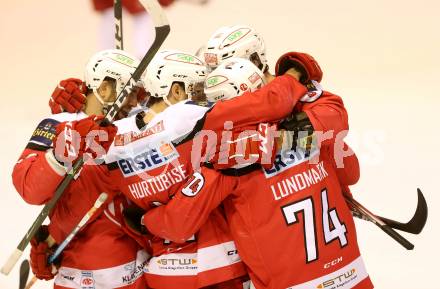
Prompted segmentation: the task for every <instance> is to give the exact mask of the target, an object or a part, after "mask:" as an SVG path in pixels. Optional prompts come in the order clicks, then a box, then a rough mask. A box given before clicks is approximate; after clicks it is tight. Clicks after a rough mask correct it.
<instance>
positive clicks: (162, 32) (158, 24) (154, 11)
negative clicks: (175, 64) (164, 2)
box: [101, 0, 170, 126]
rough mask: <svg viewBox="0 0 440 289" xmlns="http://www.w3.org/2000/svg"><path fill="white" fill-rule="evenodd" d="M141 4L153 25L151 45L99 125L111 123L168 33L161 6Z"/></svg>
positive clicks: (154, 1) (151, 2)
mask: <svg viewBox="0 0 440 289" xmlns="http://www.w3.org/2000/svg"><path fill="white" fill-rule="evenodd" d="M140 2H141V4H142V5H143V6H144V7H145V8H146V10H147V11H148V13H149V14H150V15H151V17H152V18H153V23H154V26H155V28H154V29H155V31H156V37H155V39H154V41H153V44H152V45H151V47H150V49H149V50H148V51H147V53H146V54H145V56H144V57H143V58H142V60H141V62H140V63H139V65H138V67H137V68H136V70H135V71H134V72H133V75H132V76H131V78H130V79H129V80H128V81H127V84H125V86H124V88H123V89H122V91H121V92H120V93H119V95H118V98H117V99H116V101H115V102H114V103H113V105H112V106H111V108H110V110H109V112H108V113H107V114H106V115H105V119H104V121H103V123H102V124H101V125H103V126H105V125H106V124H108V123H111V122H112V120H113V119H114V118H115V116H116V114H117V113H118V111H119V109H120V108H121V106H122V103H123V102H124V100H125V99H126V97H127V96H128V95H129V94H130V92H131V91H132V90H133V88H134V87H135V86H136V85H137V82H138V81H139V80H140V78H141V76H142V73H143V72H144V71H145V69H146V68H147V66H148V64H150V62H151V60H152V59H153V57H154V55H156V53H157V51H158V50H159V48H160V47H161V46H162V44H163V43H164V41H165V39H166V38H167V36H168V34H169V33H170V25H169V23H168V19H167V18H166V16H165V13H163V10H162V7H161V6H160V5H159V3H158V2H157V0H140Z"/></svg>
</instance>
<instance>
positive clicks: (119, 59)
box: [84, 49, 139, 108]
mask: <svg viewBox="0 0 440 289" xmlns="http://www.w3.org/2000/svg"><path fill="white" fill-rule="evenodd" d="M138 65H139V60H138V59H137V58H136V57H134V56H132V55H131V54H129V53H127V52H125V51H122V50H119V49H109V50H103V51H100V52H98V53H96V54H94V55H93V56H92V57H91V58H90V60H89V61H88V62H87V65H86V70H85V73H84V81H85V83H86V85H87V88H89V89H91V90H93V93H94V94H95V96H96V98H97V99H98V101H99V102H101V104H102V105H103V106H104V108H106V107H108V106H109V105H111V104H113V102H104V100H103V99H102V97H101V96H100V95H99V93H98V92H97V90H98V88H99V86H100V85H101V84H102V82H103V81H104V80H105V79H106V78H110V79H113V80H114V81H115V82H116V94H117V95H119V93H120V92H121V91H122V89H123V88H124V86H125V84H126V83H127V82H128V80H129V79H130V77H131V75H132V74H133V72H134V71H135V69H136V67H137V66H138Z"/></svg>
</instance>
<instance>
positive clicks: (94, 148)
mask: <svg viewBox="0 0 440 289" xmlns="http://www.w3.org/2000/svg"><path fill="white" fill-rule="evenodd" d="M103 119H104V117H103V116H96V115H91V116H89V117H87V118H84V119H81V120H77V121H69V122H63V123H60V124H59V125H58V126H57V130H56V136H55V138H54V140H53V145H54V154H55V157H56V158H57V160H58V161H60V162H62V163H64V165H67V164H66V162H67V163H69V164H72V163H74V162H75V161H76V160H77V159H78V158H80V157H82V156H83V155H84V154H88V157H92V158H93V159H97V158H101V157H102V156H104V155H105V154H106V152H107V151H108V149H109V148H110V145H111V144H112V142H113V140H114V138H115V136H116V133H117V131H118V129H117V127H116V126H114V125H113V124H110V125H108V126H100V125H99V123H100V121H102V120H103Z"/></svg>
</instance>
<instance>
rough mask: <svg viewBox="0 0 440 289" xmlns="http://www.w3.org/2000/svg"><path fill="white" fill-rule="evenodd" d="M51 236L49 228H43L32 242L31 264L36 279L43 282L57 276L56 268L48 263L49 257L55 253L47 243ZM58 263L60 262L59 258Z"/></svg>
mask: <svg viewBox="0 0 440 289" xmlns="http://www.w3.org/2000/svg"><path fill="white" fill-rule="evenodd" d="M48 236H49V231H48V229H47V226H41V227H40V229H39V230H38V232H37V233H36V234H35V237H34V238H33V239H32V240H31V254H30V259H31V260H30V264H31V268H32V272H33V273H34V275H35V277H37V278H38V279H42V280H51V279H53V278H54V276H55V274H56V267H55V266H53V265H52V264H48V263H47V259H48V257H49V256H50V255H51V254H52V253H53V252H54V251H55V250H54V249H53V247H52V248H49V245H48V244H47V242H46V239H47V237H48ZM57 262H60V260H59V259H58V258H57Z"/></svg>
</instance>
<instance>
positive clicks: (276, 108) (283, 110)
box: [120, 73, 345, 264]
mask: <svg viewBox="0 0 440 289" xmlns="http://www.w3.org/2000/svg"><path fill="white" fill-rule="evenodd" d="M309 74H310V75H311V73H309ZM286 80H287V79H286ZM280 83H281V82H278V85H279V84H280ZM275 87H276V86H275ZM304 93H305V90H304V91H302V92H301V93H300V94H299V95H300V96H302V95H303V94H304ZM275 95H276V94H274V97H275ZM256 100H257V99H256ZM240 103H241V102H240ZM243 103H244V102H243ZM250 104H252V103H250ZM258 104H260V106H255V104H254V106H252V105H249V103H248V106H249V107H250V108H253V107H256V108H257V109H261V110H260V111H261V112H264V109H266V111H267V110H268V109H272V110H274V112H273V113H275V114H276V113H285V114H288V113H289V109H292V107H290V108H289V107H282V106H281V107H280V106H279V105H278V106H274V107H270V106H264V105H261V103H260V102H258ZM273 104H274V105H276V104H277V103H276V102H274V103H273ZM334 104H335V107H336V108H337V109H339V110H337V111H341V112H342V115H344V112H345V110H343V108H342V110H341V105H342V102H340V103H339V106H338V105H337V104H338V102H337V101H336V102H334ZM220 106H221V104H220ZM220 106H217V107H220ZM237 107H238V110H237V112H235V110H232V111H231V114H232V115H234V116H236V115H240V113H241V114H243V117H245V119H246V120H252V121H254V122H255V121H257V120H258V116H259V113H258V112H259V111H258V110H257V111H253V112H252V113H251V114H250V116H246V114H244V112H245V110H240V106H237ZM193 109H197V107H196V106H193ZM199 109H200V108H199ZM286 109H287V110H286ZM211 113H212V112H211ZM171 115H172V113H171ZM211 115H214V113H212V114H211ZM280 118H281V117H280ZM213 119H218V118H216V117H213ZM219 124H220V125H221V126H222V125H223V123H222V122H221V121H219ZM148 131H149V130H148ZM152 131H155V130H154V129H153V130H152ZM135 132H136V131H135ZM135 135H136V133H135ZM127 137H128V136H127ZM124 138H125V137H124ZM124 138H121V140H123V139H124ZM136 139H138V138H136ZM122 143H123V142H122ZM128 160H129V159H127V160H126V161H128ZM126 161H122V162H121V164H120V168H121V169H123V170H125V172H124V173H126V174H130V172H129V171H130V170H133V169H134V167H133V164H130V162H126ZM150 162H151V161H150ZM147 163H148V162H147ZM145 165H146V163H145V164H144V165H143V166H145ZM133 172H134V171H133ZM133 172H132V173H133ZM175 173H178V172H174V173H171V175H173V174H175ZM174 176H175V175H174ZM164 177H165V178H166V174H165V175H164ZM153 181H154V182H153ZM159 181H160V180H156V181H155V180H154V179H153V180H152V184H153V183H156V182H159ZM168 183H169V181H168ZM139 185H140V186H144V184H143V183H142V184H139ZM139 185H138V184H136V183H135V184H133V185H132V186H131V187H129V188H130V192H131V193H132V189H133V191H134V192H135V193H134V194H135V195H134V196H136V194H138V195H144V194H149V193H147V192H148V191H149V190H148V189H147V188H144V189H140V191H138V192H136V187H139ZM161 186H163V184H161ZM138 190H139V189H138ZM132 194H133V193H132ZM153 194H154V193H153ZM165 200H167V198H165ZM162 260H163V259H161V260H158V261H162ZM153 264H154V262H153ZM159 264H160V263H159Z"/></svg>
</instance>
